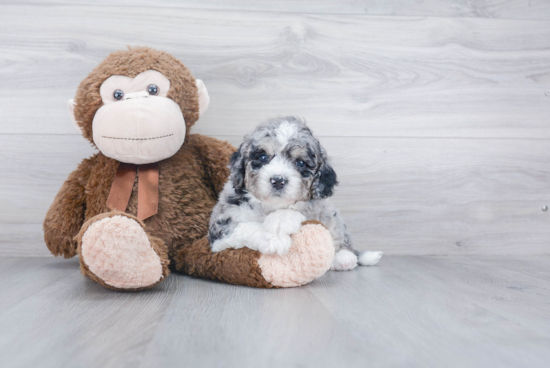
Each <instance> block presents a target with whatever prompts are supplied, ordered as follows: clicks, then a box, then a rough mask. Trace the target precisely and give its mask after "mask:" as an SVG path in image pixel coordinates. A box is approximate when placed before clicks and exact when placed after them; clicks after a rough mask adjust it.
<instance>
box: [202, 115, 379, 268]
mask: <svg viewBox="0 0 550 368" xmlns="http://www.w3.org/2000/svg"><path fill="white" fill-rule="evenodd" d="M230 168H231V176H230V179H229V181H228V182H227V183H226V184H225V186H224V189H223V190H222V192H221V194H220V198H219V201H218V204H217V205H216V207H215V208H214V211H213V213H212V217H211V219H210V226H209V233H208V238H209V241H210V244H211V247H212V250H213V251H214V252H219V251H222V250H224V249H228V248H242V247H248V248H251V249H255V250H259V251H260V252H262V253H264V254H280V255H282V254H285V253H286V252H287V251H288V249H289V248H290V245H291V238H290V235H291V234H294V233H296V232H297V231H298V230H299V229H300V224H301V223H302V222H303V221H306V220H317V221H320V222H322V223H323V224H324V225H325V226H326V227H327V228H328V230H329V232H330V234H331V235H332V238H333V241H334V246H335V251H336V254H335V257H334V262H333V264H332V269H334V270H350V269H353V268H355V267H356V266H357V264H360V265H374V264H376V263H377V262H378V261H379V260H380V257H381V256H382V252H360V251H358V250H356V249H355V248H354V247H353V246H352V243H351V239H350V236H349V233H348V231H347V229H346V225H345V224H344V222H343V220H342V217H341V216H340V213H339V212H338V210H337V209H336V208H335V207H334V206H333V205H332V203H331V202H330V201H329V200H328V199H327V198H328V197H330V196H331V195H332V194H333V190H334V187H335V186H336V185H337V184H338V181H337V177H336V173H335V172H334V170H333V168H332V166H331V164H330V162H329V159H328V156H327V153H326V151H325V149H324V148H323V147H322V146H321V144H320V143H319V141H318V140H317V139H316V138H315V137H314V136H313V134H312V133H311V130H310V129H309V128H308V127H307V126H306V123H305V121H303V120H301V119H299V118H296V117H285V118H277V119H272V120H269V121H267V122H265V123H263V124H261V125H260V126H259V127H257V128H256V129H255V130H254V131H253V132H252V133H251V134H249V135H247V136H246V137H245V139H244V142H243V143H242V144H241V146H240V147H239V150H238V151H237V152H235V153H234V154H233V156H232V158H231V164H230Z"/></svg>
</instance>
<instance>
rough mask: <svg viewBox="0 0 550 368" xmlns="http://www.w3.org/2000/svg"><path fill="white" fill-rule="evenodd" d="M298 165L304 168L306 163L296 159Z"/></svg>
mask: <svg viewBox="0 0 550 368" xmlns="http://www.w3.org/2000/svg"><path fill="white" fill-rule="evenodd" d="M296 166H297V167H300V168H302V167H304V166H306V163H305V162H304V161H302V160H296Z"/></svg>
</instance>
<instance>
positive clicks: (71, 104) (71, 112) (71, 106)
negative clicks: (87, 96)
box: [67, 98, 82, 134]
mask: <svg viewBox="0 0 550 368" xmlns="http://www.w3.org/2000/svg"><path fill="white" fill-rule="evenodd" d="M75 106H76V103H75V102H74V100H73V99H72V98H71V99H70V100H69V101H67V110H69V116H70V117H71V121H72V122H73V126H74V128H75V129H76V130H78V132H79V133H80V134H82V129H80V127H79V126H78V122H77V121H76V118H75V117H74V107H75Z"/></svg>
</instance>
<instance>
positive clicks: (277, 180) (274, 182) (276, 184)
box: [270, 176, 287, 190]
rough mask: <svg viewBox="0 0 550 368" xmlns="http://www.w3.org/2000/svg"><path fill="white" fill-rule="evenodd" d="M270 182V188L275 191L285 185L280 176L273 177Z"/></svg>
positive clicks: (285, 181) (283, 179) (284, 180)
mask: <svg viewBox="0 0 550 368" xmlns="http://www.w3.org/2000/svg"><path fill="white" fill-rule="evenodd" d="M270 181H271V186H272V187H273V188H275V189H277V190H281V189H283V187H284V186H285V184H286V183H287V180H286V179H285V178H283V177H282V176H273V177H272V178H271V179H270Z"/></svg>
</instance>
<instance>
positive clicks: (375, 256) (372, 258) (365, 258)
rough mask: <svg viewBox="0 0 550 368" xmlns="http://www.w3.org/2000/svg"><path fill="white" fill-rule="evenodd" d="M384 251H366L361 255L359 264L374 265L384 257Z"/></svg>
mask: <svg viewBox="0 0 550 368" xmlns="http://www.w3.org/2000/svg"><path fill="white" fill-rule="evenodd" d="M382 254H383V252H371V251H366V252H363V253H361V254H360V255H359V264H360V265H361V266H374V265H375V264H377V263H378V261H380V258H382Z"/></svg>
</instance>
